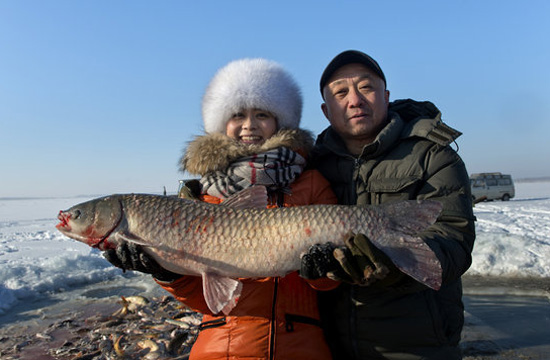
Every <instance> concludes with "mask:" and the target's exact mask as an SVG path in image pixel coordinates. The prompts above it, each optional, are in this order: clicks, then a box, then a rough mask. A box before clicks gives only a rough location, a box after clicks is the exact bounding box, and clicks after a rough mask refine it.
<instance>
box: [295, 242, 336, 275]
mask: <svg viewBox="0 0 550 360" xmlns="http://www.w3.org/2000/svg"><path fill="white" fill-rule="evenodd" d="M334 249H336V246H335V245H334V244H333V243H331V242H328V243H325V244H315V245H313V246H311V247H310V248H309V250H308V252H307V253H306V254H304V255H303V256H302V259H301V264H300V276H301V277H303V278H306V279H312V280H313V279H319V278H322V277H326V276H327V273H329V272H334V271H336V270H338V269H342V267H341V266H340V264H339V263H338V261H336V259H335V258H334V255H333V252H334Z"/></svg>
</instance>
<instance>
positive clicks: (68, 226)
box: [55, 196, 122, 250]
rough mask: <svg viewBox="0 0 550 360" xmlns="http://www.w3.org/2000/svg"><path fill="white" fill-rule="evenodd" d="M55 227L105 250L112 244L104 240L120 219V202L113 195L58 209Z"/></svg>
mask: <svg viewBox="0 0 550 360" xmlns="http://www.w3.org/2000/svg"><path fill="white" fill-rule="evenodd" d="M57 218H58V219H59V221H60V223H59V224H57V225H56V226H55V227H56V228H57V230H59V231H60V232H61V233H63V234H64V235H65V236H67V237H70V238H71V239H74V240H77V241H80V242H83V243H85V244H88V245H90V246H92V247H96V248H99V249H101V250H106V249H108V248H111V247H114V244H110V243H108V242H107V241H106V240H107V238H108V237H109V235H111V233H112V232H113V230H114V229H115V228H116V227H117V226H118V225H119V224H120V222H121V220H122V204H121V203H120V201H119V200H118V199H117V198H116V197H113V196H107V197H104V198H100V199H94V200H90V201H87V202H83V203H81V204H78V205H75V206H73V207H71V208H70V209H68V210H65V211H63V210H62V211H60V212H59V215H58V216H57Z"/></svg>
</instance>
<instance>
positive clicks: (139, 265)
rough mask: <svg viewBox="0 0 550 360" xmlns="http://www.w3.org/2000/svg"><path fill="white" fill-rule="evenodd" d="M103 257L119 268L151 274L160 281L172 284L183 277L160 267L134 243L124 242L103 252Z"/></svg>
mask: <svg viewBox="0 0 550 360" xmlns="http://www.w3.org/2000/svg"><path fill="white" fill-rule="evenodd" d="M103 256H104V257H105V259H107V261H109V262H110V263H111V264H113V265H114V266H116V267H118V268H121V269H123V270H125V271H126V270H133V271H140V272H142V273H146V274H151V275H153V277H154V278H155V279H157V280H160V281H165V282H171V281H174V280H176V279H179V278H180V277H182V276H183V275H181V274H176V273H174V272H171V271H169V270H166V269H165V268H163V267H162V266H160V265H159V264H158V263H157V262H156V261H155V260H154V259H153V258H152V257H151V256H149V255H147V254H146V253H145V252H144V251H143V248H142V247H141V246H140V245H137V244H134V243H127V242H123V243H121V244H119V245H117V247H116V249H109V250H106V251H105V252H103Z"/></svg>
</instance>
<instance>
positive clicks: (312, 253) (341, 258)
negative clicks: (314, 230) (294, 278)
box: [300, 234, 404, 287]
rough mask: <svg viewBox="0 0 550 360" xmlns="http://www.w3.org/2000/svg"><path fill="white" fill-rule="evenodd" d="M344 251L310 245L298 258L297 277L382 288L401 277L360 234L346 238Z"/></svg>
mask: <svg viewBox="0 0 550 360" xmlns="http://www.w3.org/2000/svg"><path fill="white" fill-rule="evenodd" d="M345 244H346V246H345V247H336V246H334V244H332V243H326V244H316V245H313V246H312V247H311V248H310V249H309V251H308V253H306V254H305V255H304V256H303V257H302V262H301V269H300V275H301V276H302V277H304V278H306V279H317V278H320V277H325V276H326V277H328V278H330V279H333V280H338V281H342V282H346V283H350V284H354V285H361V286H368V285H373V286H376V287H386V286H390V285H392V284H395V283H396V282H397V281H399V280H400V279H401V278H402V277H403V276H404V274H403V273H402V272H401V271H400V270H399V269H397V267H396V266H395V265H394V264H393V263H392V261H391V260H390V259H389V258H388V256H387V255H386V254H384V253H383V252H382V251H380V250H379V249H378V248H376V247H375V246H374V245H373V244H372V243H371V242H370V240H369V239H368V238H367V237H366V236H365V235H363V234H359V235H356V236H350V237H349V238H347V239H346V241H345Z"/></svg>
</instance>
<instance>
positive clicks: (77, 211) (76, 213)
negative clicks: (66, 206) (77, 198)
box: [73, 210, 82, 220]
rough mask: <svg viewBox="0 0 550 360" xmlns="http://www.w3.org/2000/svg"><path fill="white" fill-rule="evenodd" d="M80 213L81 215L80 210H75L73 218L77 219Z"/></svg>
mask: <svg viewBox="0 0 550 360" xmlns="http://www.w3.org/2000/svg"><path fill="white" fill-rule="evenodd" d="M80 215H82V212H81V211H80V210H75V211H74V217H73V220H76V219H78V218H79V217H80Z"/></svg>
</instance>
